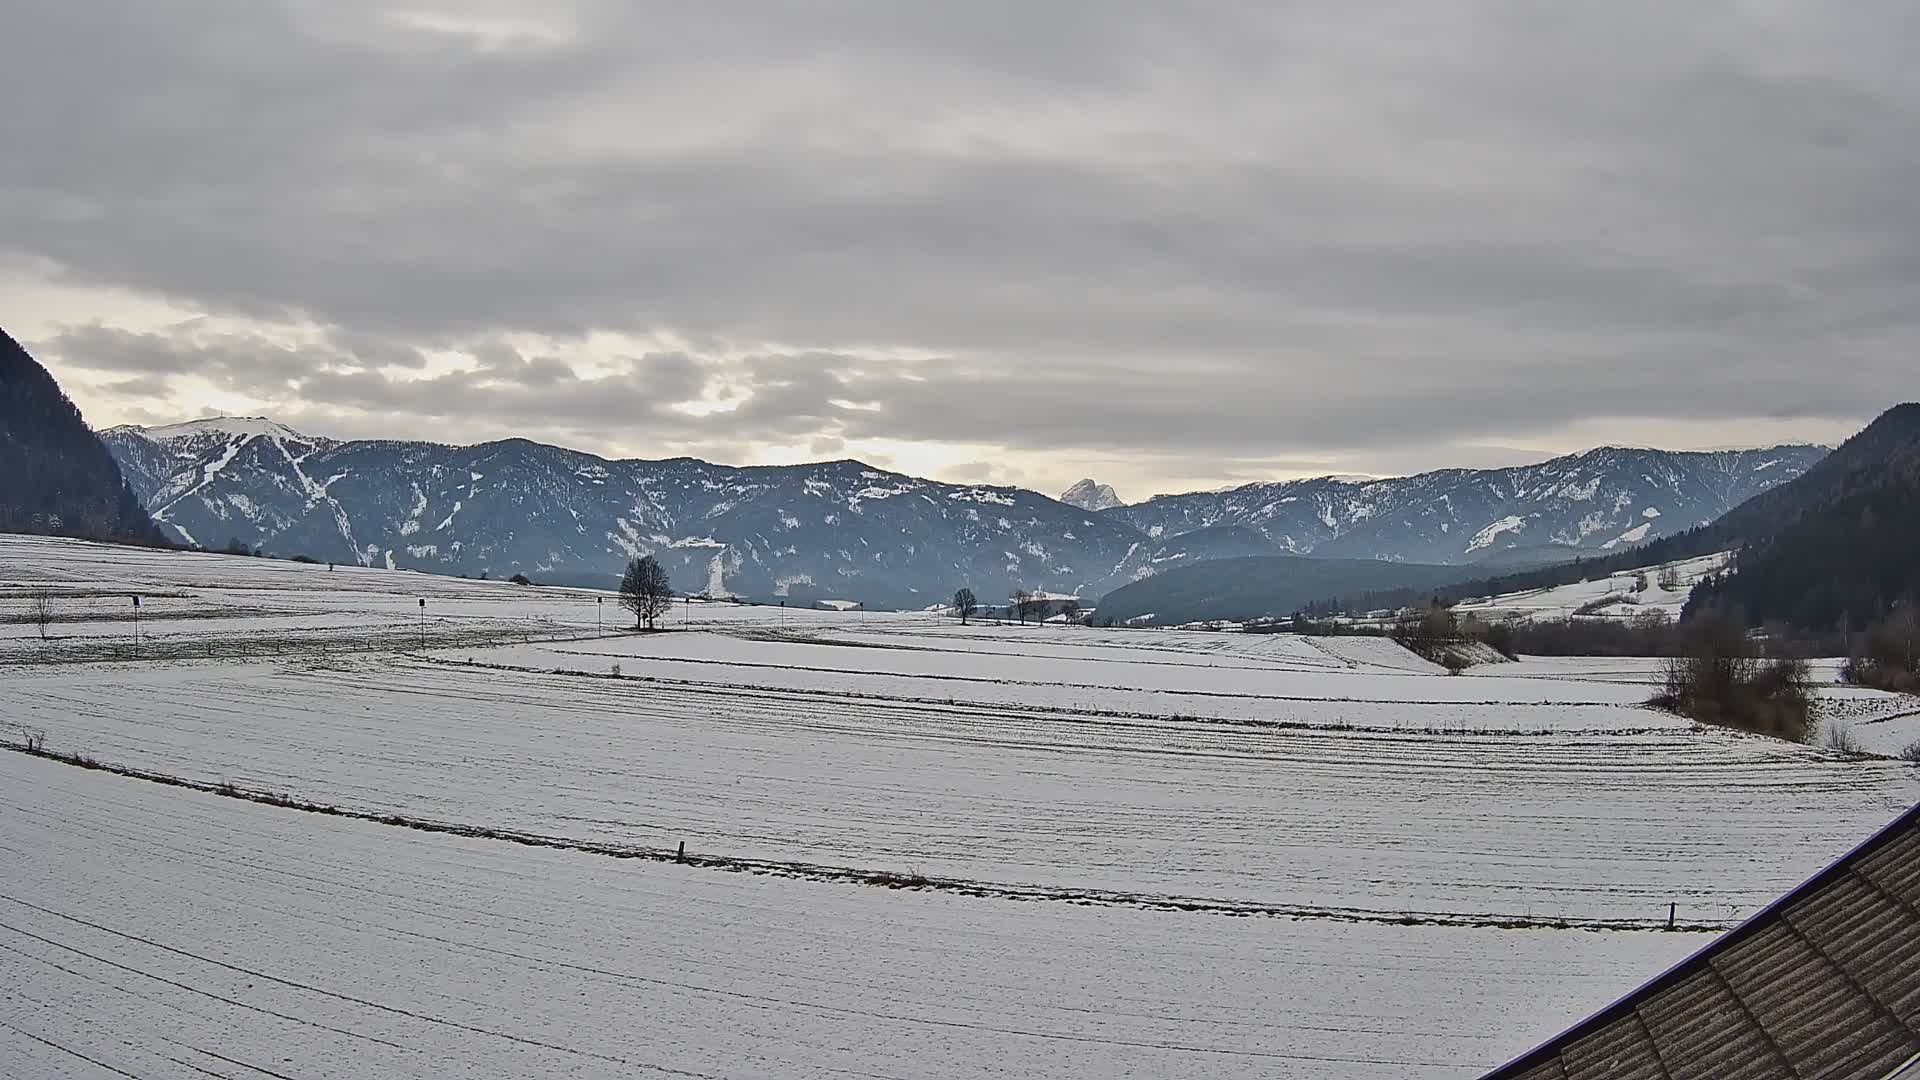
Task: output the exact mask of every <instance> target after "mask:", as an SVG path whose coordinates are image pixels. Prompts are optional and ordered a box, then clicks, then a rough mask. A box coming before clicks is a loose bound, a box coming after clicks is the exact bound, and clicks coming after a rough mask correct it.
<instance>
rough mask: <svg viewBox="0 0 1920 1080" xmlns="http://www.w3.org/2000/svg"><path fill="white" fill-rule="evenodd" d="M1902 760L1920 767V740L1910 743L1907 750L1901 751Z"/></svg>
mask: <svg viewBox="0 0 1920 1080" xmlns="http://www.w3.org/2000/svg"><path fill="white" fill-rule="evenodd" d="M1900 760H1901V761H1911V762H1913V763H1914V764H1916V765H1920V739H1915V740H1914V741H1912V742H1910V743H1908V744H1907V745H1906V748H1905V749H1903V750H1901V751H1900Z"/></svg>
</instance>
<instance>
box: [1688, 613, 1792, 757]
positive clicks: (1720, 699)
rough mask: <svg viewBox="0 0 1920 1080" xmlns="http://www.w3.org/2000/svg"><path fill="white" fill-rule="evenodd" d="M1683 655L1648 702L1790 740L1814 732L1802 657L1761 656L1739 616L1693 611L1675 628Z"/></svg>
mask: <svg viewBox="0 0 1920 1080" xmlns="http://www.w3.org/2000/svg"><path fill="white" fill-rule="evenodd" d="M1680 639H1681V642H1682V654H1681V655H1679V656H1675V657H1672V658H1670V659H1669V660H1668V661H1667V665H1666V673H1665V675H1666V678H1665V682H1666V686H1665V688H1664V689H1663V690H1662V692H1661V693H1659V694H1658V695H1656V696H1655V697H1654V699H1653V701H1652V704H1654V705H1655V706H1657V707H1659V708H1663V709H1667V710H1669V711H1671V712H1675V713H1679V714H1680V715H1682V716H1686V717H1689V718H1691V719H1694V720H1698V721H1700V722H1701V723H1703V724H1718V725H1722V726H1725V727H1733V728H1738V729H1740V730H1742V731H1750V732H1753V733H1755V734H1758V735H1771V736H1774V737H1776V738H1781V739H1786V740H1788V741H1790V742H1806V741H1808V740H1809V739H1810V738H1812V736H1813V734H1814V731H1815V727H1816V725H1815V723H1814V718H1813V682H1812V677H1811V675H1810V673H1809V671H1808V668H1807V662H1806V661H1805V660H1801V659H1797V658H1779V659H1773V660H1764V659H1761V658H1760V656H1759V652H1758V649H1757V648H1756V646H1755V644H1754V643H1753V642H1752V641H1751V640H1750V639H1749V638H1748V637H1747V634H1746V630H1745V629H1744V627H1743V625H1742V623H1741V621H1740V620H1737V619H1733V618H1729V617H1727V616H1725V615H1723V614H1720V613H1708V614H1705V615H1701V616H1698V617H1696V618H1694V619H1692V620H1691V621H1689V622H1688V623H1686V624H1684V625H1683V626H1682V627H1681V629H1680Z"/></svg>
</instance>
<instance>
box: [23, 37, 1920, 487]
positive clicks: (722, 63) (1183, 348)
mask: <svg viewBox="0 0 1920 1080" xmlns="http://www.w3.org/2000/svg"><path fill="white" fill-rule="evenodd" d="M1915 42H1920V4H1915V3H1913V2H1912V0H1849V2H1847V3H1845V4H1834V3H1829V2H1818V0H1808V2H1793V0H1748V2H1713V0H1693V2H1688V3H1676V2H1674V0H1614V2H1612V3H1604V4H1573V3H1562V4H1542V3H1539V2H1538V0H1514V2H1510V3H1502V2H1483V0H1455V2H1450V3H1434V2H1431V0H1405V2H1367V0H1358V2H1356V0H1250V2H1247V3H1232V2H1206V0H1201V2H1197V3H1190V4H1168V3H1163V2H1159V0H1155V2H1151V3H1149V2H1144V0H1098V2H1091V0H1089V2H1084V3H1082V2H1057V0H1056V2H1052V3H1044V4H1034V3H1030V2H1019V3H1003V2H998V0H968V2H966V3H953V2H947V0H942V2H939V3H927V4H914V3H905V2H898V0H883V2H875V3H860V2H852V0H832V2H816V3H805V2H793V0H779V2H770V3H765V4H755V3H745V2H729V3H716V4H658V5H656V4H649V3H642V2H638V0H605V2H599V0H538V2H535V0H526V2H517V0H484V2H483V0H468V2H463V3H433V2H424V3H420V4H413V5H408V4H405V3H403V2H382V3H370V2H359V0H313V2H307V0H168V2H167V3H153V2H151V0H13V2H11V3H8V4H7V5H6V17H5V29H4V31H0V326H5V327H6V328H7V329H8V330H10V331H11V332H13V333H14V334H15V336H16V337H20V338H21V339H22V340H23V341H25V342H26V343H27V344H28V346H29V348H31V349H32V350H33V351H34V352H35V354H36V355H37V356H38V357H39V358H40V359H41V360H42V361H43V362H45V363H47V365H48V366H49V367H50V368H51V369H52V370H53V371H54V373H55V374H56V375H57V376H58V377H59V378H60V379H61V381H62V383H63V384H64V385H65V386H66V387H67V389H68V392H69V393H70V394H71V395H72V396H73V397H74V398H75V400H76V401H77V402H78V403H79V404H80V406H81V408H82V409H83V410H84V411H85V413H86V415H87V417H88V419H89V420H90V421H91V422H93V423H94V424H95V425H96V426H105V425H107V424H112V423H120V422H167V421H172V420H179V419H185V418H189V417H193V416H200V415H207V414H210V413H214V412H239V413H247V414H254V413H264V414H268V415H271V416H274V417H275V418H277V419H280V420H283V421H285V422H287V423H289V424H291V425H293V426H295V427H299V428H303V429H308V430H311V431H314V432H316V433H321V434H329V435H335V436H342V437H353V436H373V435H378V436H385V437H401V438H434V439H439V440H442V441H455V442H467V441H478V440H482V439H487V438H493V437H499V436H505V435H525V436H528V437H532V438H538V439H542V440H545V441H551V442H557V443H562V444H565V445H570V446H575V447H579V448H581V449H586V450H591V451H595V452H598V453H605V454H609V455H620V456H643V457H665V456H672V455H677V454H693V455H697V456H701V457H706V458H709V459H713V460H720V461H727V462H735V463H759V462H784V461H798V460H808V459H818V458H830V457H843V456H854V457H860V458H863V459H866V460H869V461H873V462H875V463H876V464H881V465H886V466H891V467H895V468H899V469H902V470H904V471H909V472H916V473H920V474H923V475H931V476H935V477H937V478H941V479H949V480H989V479H990V480H995V481H1000V482H1009V483H1019V484H1023V485H1027V486H1031V487H1036V488H1039V489H1041V490H1045V491H1048V492H1050V493H1051V492H1056V491H1058V490H1059V489H1061V488H1063V487H1065V486H1066V485H1067V484H1068V483H1070V482H1071V481H1073V480H1075V479H1077V478H1078V477H1079V476H1081V475H1093V476H1096V477H1098V478H1100V479H1102V480H1106V481H1109V482H1112V483H1114V484H1115V485H1117V486H1118V487H1119V488H1120V489H1121V493H1122V494H1123V495H1124V496H1128V497H1130V498H1141V497H1144V496H1145V495H1147V494H1150V493H1151V492H1154V491H1162V490H1178V489H1188V488H1196V487H1214V486H1218V485H1221V484H1226V483H1232V482H1242V481H1246V480H1251V479H1264V478H1275V477H1287V476H1297V475H1304V474H1319V473H1327V472H1341V473H1400V472H1409V471H1417V470H1420V469H1425V468H1436V467H1443V466H1455V465H1489V464H1510V463H1514V462H1518V461H1523V460H1532V459H1537V458H1540V457H1543V456H1547V454H1549V453H1553V452H1559V451H1564V450H1573V449H1584V448H1586V447H1589V446H1593V445H1596V444H1601V443H1608V442H1615V443H1631V444H1641V445H1648V444H1652V445H1665V446H1674V447H1690V446H1708V445H1751V444H1757V443H1764V442H1776V441H1789V440H1794V441H1797V440H1807V441H1837V440H1838V439H1840V438H1842V437H1844V436H1845V435H1846V434H1847V433H1849V432H1850V431H1851V430H1853V429H1854V428H1856V427H1858V426H1859V425H1860V424H1862V423H1863V422H1865V421H1866V420H1868V419H1870V418H1871V417H1872V416H1873V415H1874V414H1876V413H1878V412H1879V411H1880V410H1881V409H1883V408H1884V407H1886V406H1887V405H1889V404H1891V403H1892V402H1894V401H1896V400H1900V399H1902V398H1912V397H1915V396H1916V395H1920V378H1917V377H1916V373H1920V360H1917V359H1916V350H1915V346H1916V344H1917V343H1920V290H1917V288H1916V286H1917V285H1920V236H1917V235H1916V233H1917V232H1920V113H1917V112H1916V110H1917V109H1920V64H1915V63H1914V62H1913V58H1912V51H1913V46H1914V43H1915Z"/></svg>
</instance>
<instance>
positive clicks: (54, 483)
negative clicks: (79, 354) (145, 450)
mask: <svg viewBox="0 0 1920 1080" xmlns="http://www.w3.org/2000/svg"><path fill="white" fill-rule="evenodd" d="M0 532H18V533H39V534H43V535H49V536H75V537H82V538H85V539H89V540H121V541H128V542H133V543H145V544H157V543H162V542H163V540H162V539H161V536H160V533H159V530H157V529H156V528H154V524H153V522H152V520H150V519H149V518H148V517H147V512H146V511H145V510H143V509H141V507H140V501H139V500H138V499H137V498H135V497H134V494H133V491H132V490H131V489H129V488H128V487H127V483H126V480H125V479H124V478H122V477H121V475H120V467H119V466H118V465H116V464H115V463H114V460H113V455H112V454H109V453H108V452H107V448H106V446H105V445H103V444H102V443H101V442H100V439H99V438H98V437H97V436H96V435H94V433H93V430H92V429H91V428H89V427H87V425H86V421H84V420H82V419H81V418H80V410H79V409H77V408H75V407H74V405H73V402H71V401H69V400H67V395H66V394H64V393H62V392H61V390H60V385H59V384H58V383H57V382H55V381H54V378H53V376H52V375H50V374H48V373H47V369H46V368H43V367H41V366H40V364H39V363H38V362H37V361H35V360H34V358H33V357H32V356H29V355H28V354H27V351H26V350H25V349H23V348H21V347H20V344H19V343H18V342H16V341H14V340H13V338H12V337H10V336H9V335H8V334H7V333H6V332H5V331H0Z"/></svg>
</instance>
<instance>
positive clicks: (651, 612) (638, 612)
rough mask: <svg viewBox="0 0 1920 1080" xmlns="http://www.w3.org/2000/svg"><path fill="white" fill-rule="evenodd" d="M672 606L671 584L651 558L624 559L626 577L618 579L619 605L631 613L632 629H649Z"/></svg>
mask: <svg viewBox="0 0 1920 1080" xmlns="http://www.w3.org/2000/svg"><path fill="white" fill-rule="evenodd" d="M672 605H673V583H672V582H671V581H669V580H668V579H667V571H666V568H665V567H663V566H661V565H660V560H658V559H656V558H654V557H653V556H651V555H642V556H641V557H640V558H637V559H628V560H627V573H626V576H624V577H622V578H621V579H620V606H621V607H623V608H626V609H627V610H628V611H631V612H633V627H634V629H636V630H638V629H639V628H640V627H641V625H642V624H644V625H645V626H646V628H647V629H649V630H651V629H653V623H654V620H655V619H658V618H659V617H660V616H662V615H664V614H666V611H667V608H669V607H671V606H672Z"/></svg>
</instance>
